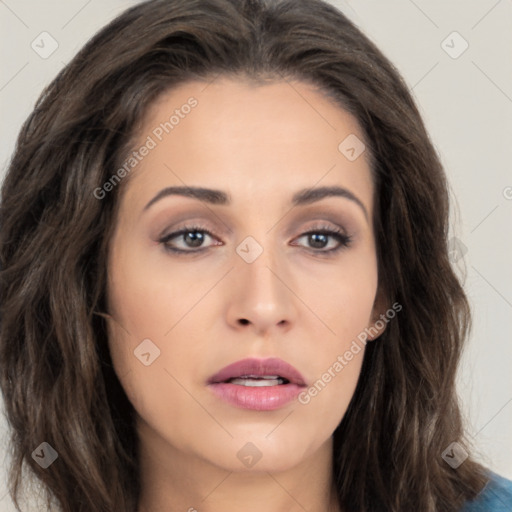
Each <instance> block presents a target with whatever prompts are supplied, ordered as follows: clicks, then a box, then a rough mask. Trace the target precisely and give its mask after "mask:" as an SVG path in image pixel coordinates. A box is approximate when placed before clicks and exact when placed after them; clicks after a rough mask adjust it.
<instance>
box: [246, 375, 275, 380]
mask: <svg viewBox="0 0 512 512" xmlns="http://www.w3.org/2000/svg"><path fill="white" fill-rule="evenodd" d="M239 378H240V379H270V380H275V379H279V378H280V377H279V375H240V377H239Z"/></svg>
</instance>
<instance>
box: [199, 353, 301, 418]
mask: <svg viewBox="0 0 512 512" xmlns="http://www.w3.org/2000/svg"><path fill="white" fill-rule="evenodd" d="M244 375H256V376H265V375H279V376H280V377H282V378H284V379H286V380H287V381H288V382H287V383H286V384H280V385H276V386H264V387H248V386H243V385H238V384H232V383H230V382H227V381H228V380H229V379H232V378H237V377H241V376H244ZM207 384H208V387H209V388H210V389H211V390H212V391H213V393H214V394H215V395H216V396H217V397H219V398H220V399H222V400H223V401H225V402H227V403H229V404H230V405H233V406H235V407H239V408H242V409H252V410H255V411H271V410H274V409H279V408H281V407H284V406H285V405H287V404H288V403H289V402H291V401H292V400H294V399H295V398H296V397H297V395H298V394H299V393H300V391H301V389H302V388H304V387H305V386H306V383H305V380H304V377H303V376H302V375H301V374H300V372H299V371H298V370H297V369H296V368H294V367H293V366H291V365H290V364H288V363H287V362H286V361H283V360H282V359H279V358H269V359H255V358H250V359H242V360H241V361H237V362H236V363H233V364H230V365H228V366H226V367H225V368H223V369H222V370H220V371H219V372H217V373H216V374H215V375H213V376H212V377H210V378H209V379H208V382H207Z"/></svg>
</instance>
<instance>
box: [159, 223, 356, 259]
mask: <svg viewBox="0 0 512 512" xmlns="http://www.w3.org/2000/svg"><path fill="white" fill-rule="evenodd" d="M197 232H199V233H203V234H207V235H208V236H210V237H211V238H215V236H214V235H213V233H212V232H211V231H209V230H208V229H206V228H203V227H202V226H184V227H183V228H182V229H180V230H179V231H175V232H173V233H169V234H168V235H165V236H163V237H162V238H160V239H159V240H158V242H159V243H161V244H163V245H164V248H165V250H166V251H169V252H172V253H174V254H177V255H185V254H197V253H199V252H203V251H205V250H207V249H209V247H201V248H199V249H195V250H194V249H192V250H184V249H176V247H171V246H170V245H168V244H169V241H171V240H173V239H174V238H178V237H180V236H182V235H185V234H187V233H197ZM308 235H327V236H330V237H332V238H335V239H336V240H337V241H338V242H339V245H338V247H336V248H334V249H328V250H322V249H318V250H315V249H314V248H310V250H312V251H313V252H315V253H320V254H327V255H332V254H335V253H337V252H339V251H340V250H342V249H344V248H346V247H350V245H351V243H352V237H351V236H349V235H346V234H345V233H344V232H343V231H341V230H338V229H333V228H330V227H327V226H321V227H319V228H316V229H311V230H309V231H306V232H305V233H302V234H301V235H300V236H299V237H298V238H302V237H304V236H308Z"/></svg>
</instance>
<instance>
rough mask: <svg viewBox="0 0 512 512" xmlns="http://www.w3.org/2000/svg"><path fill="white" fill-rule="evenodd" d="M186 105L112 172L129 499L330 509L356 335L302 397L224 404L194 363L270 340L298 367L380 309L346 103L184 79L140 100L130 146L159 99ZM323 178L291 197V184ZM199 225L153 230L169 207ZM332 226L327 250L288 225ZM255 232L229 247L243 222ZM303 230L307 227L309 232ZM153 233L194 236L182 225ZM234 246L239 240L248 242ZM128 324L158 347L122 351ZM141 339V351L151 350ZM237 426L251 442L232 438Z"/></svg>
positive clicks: (117, 353)
mask: <svg viewBox="0 0 512 512" xmlns="http://www.w3.org/2000/svg"><path fill="white" fill-rule="evenodd" d="M191 96H193V97H194V98H196V99H197V101H198V104H197V106H196V107H195V108H194V109H192V110H191V112H190V113H189V114H188V115H186V116H184V118H183V119H180V122H179V124H178V125H176V126H175V127H174V129H173V130H172V132H170V133H169V134H165V135H164V136H163V138H162V140H161V141H158V140H157V139H156V138H155V137H154V136H153V138H154V139H155V141H156V142H158V143H157V145H156V147H155V148H154V149H152V150H151V151H150V152H149V154H148V155H147V156H145V157H144V158H143V160H142V161H141V162H140V163H139V164H138V166H137V168H136V170H134V171H133V173H132V174H131V175H130V177H129V179H128V180H126V182H125V183H122V186H123V187H124V189H123V194H122V197H121V202H120V208H119V211H118V218H117V223H116V228H115V233H114V236H113V238H112V240H111V242H110V254H109V261H108V273H109V282H108V299H109V314H110V318H111V321H109V346H110V351H111V355H112V360H113V363H114V368H115V371H116V373H117V375H118V377H119V379H120V382H121V384H122V385H123V387H124V389H125V391H126V393H127V396H128V398H129V399H130V401H131V402H132V403H133V405H134V408H135V410H136V413H137V418H136V419H137V421H136V423H137V432H138V435H139V439H140V444H141V459H140V470H141V483H142V495H141V501H140V508H139V511H140V512H142V511H150V512H158V511H164V510H165V511H170V510H177V511H178V510H180V511H181V510H183V511H186V510H189V511H190V512H192V511H193V510H194V509H195V510H197V511H199V512H213V511H215V512H219V511H222V512H231V511H235V510H236V511H238V510H240V509H241V508H242V507H243V509H244V510H245V511H246V512H253V511H258V512H260V511H261V510H266V511H269V512H278V511H292V512H294V511H298V510H304V509H306V510H308V511H312V512H315V511H318V512H320V511H326V510H339V508H338V507H337V505H336V503H335V500H334V498H333V497H332V495H331V494H330V489H331V485H332V482H331V462H332V434H333V431H334V430H335V428H336V426H337V425H338V424H339V422H340V421H341V419H342V418H343V415H344V413H345V411H346V409H347V407H348V404H349V402H350V399H351V397H352V395H353V393H354V390H355V386H356V383H357V380H358V377H359V374H360V370H361V364H362V359H363V354H364V350H361V351H360V352H358V353H357V354H355V355H354V357H353V359H352V360H351V361H350V362H349V363H348V364H347V365H346V366H345V367H344V368H343V370H342V371H341V372H339V373H338V374H337V375H336V377H335V378H333V379H332V380H331V382H329V383H328V384H327V385H326V386H325V388H324V389H323V390H322V391H321V392H320V393H318V395H317V396H315V397H313V398H311V401H310V402H309V403H308V404H307V405H302V404H300V403H298V401H296V400H294V401H292V402H291V403H289V404H288V405H286V406H284V407H282V408H281V409H278V410H274V411H253V410H246V409H240V408H237V407H234V406H232V405H229V404H227V403H226V402H224V401H222V400H220V399H219V398H217V397H216V396H215V395H214V394H213V393H212V392H211V390H210V389H209V388H208V387H207V385H206V381H207V380H208V378H209V377H211V376H212V375H213V374H215V373H216V372H218V371H219V370H220V369H222V368H224V367H225V366H227V365H228V364H231V363H233V362H235V361H238V360H240V359H244V358H246V357H257V358H260V357H279V358H281V359H284V360H285V361H287V362H288V363H290V364H291V365H293V366H294V367H295V368H297V369H298V370H299V371H300V372H301V373H302V375H303V376H304V377H305V380H306V383H307V384H308V385H312V384H313V383H314V382H315V381H317V380H318V379H319V378H320V377H321V376H322V374H324V373H325V372H326V371H327V369H328V368H329V367H332V365H333V363H334V362H335V361H336V360H337V357H338V356H339V355H342V354H344V353H345V352H346V350H348V349H349V347H350V345H351V343H352V342H353V340H354V339H355V338H356V337H357V335H358V334H359V333H360V332H362V331H363V330H364V329H365V328H367V327H370V326H372V325H373V323H374V322H375V320H376V319H378V318H379V315H380V314H381V313H383V312H384V311H385V308H383V307H381V306H382V305H381V301H380V299H379V297H380V294H379V293H378V275H377V259H376V249H375V240H374V233H373V230H372V223H371V219H372V215H373V191H374V190H373V183H372V179H371V173H370V167H369V164H368V160H367V154H366V153H367V152H365V153H363V154H362V155H361V156H360V157H359V158H357V159H356V160H355V161H349V160H348V159H347V158H346V157H345V156H344V155H343V154H342V153H341V152H340V151H338V145H339V144H340V142H341V141H343V140H344V139H345V137H347V136H348V135H349V134H355V135H357V136H358V137H359V138H360V139H363V134H362V131H361V129H360V127H359V126H358V124H357V122H356V120H355V119H354V118H353V117H352V116H351V115H349V114H348V113H347V112H345V111H343V110H342V109H340V108H339V107H338V106H336V105H334V104H333V103H331V101H329V100H328V99H327V98H326V97H324V96H323V95H322V94H321V92H319V91H318V90H316V89H314V88H313V87H312V86H311V85H308V84H306V83H303V82H293V83H287V82H272V83H267V84H264V85H261V84H260V85H255V84H252V83H249V82H244V81H241V80H230V79H227V78H221V79H217V80H215V81H214V82H212V83H210V84H206V83H200V82H192V83H187V84H184V85H181V86H180V87H178V88H175V89H173V90H172V91H170V92H168V93H166V94H165V95H164V96H162V97H161V98H160V99H159V100H158V101H157V102H156V103H154V104H153V106H152V108H151V109H150V110H149V111H148V112H147V115H146V118H145V120H144V123H143V126H142V129H141V130H140V132H139V137H138V142H139V144H138V145H137V144H136V146H137V147H140V145H142V144H143V143H144V141H146V140H147V137H148V135H150V136H151V134H152V132H153V130H154V129H155V127H158V126H159V124H160V123H162V122H164V121H165V120H168V119H169V115H170V113H172V112H173V111H174V110H175V109H176V108H179V107H180V106H181V105H183V104H185V103H186V102H187V99H188V98H189V97H191ZM184 185H187V186H200V187H207V188H212V189H220V190H222V191H224V192H226V193H228V194H229V195H230V197H231V203H230V204H228V205H214V204H208V203H207V202H204V201H201V200H198V199H194V198H189V197H181V196H177V195H174V196H167V197H163V198H161V199H160V200H158V201H156V202H154V204H152V205H151V206H150V207H149V208H147V209H146V210H145V209H144V208H145V206H146V204H147V203H148V202H149V201H150V200H151V199H152V198H154V197H155V196H156V194H158V192H159V191H161V190H162V189H164V188H166V187H170V186H184ZM323 186H339V187H344V188H346V189H348V190H349V191H350V192H351V193H352V194H354V196H356V197H357V198H358V199H359V200H360V202H361V203H362V205H363V206H364V209H365V210H366V214H365V212H364V211H363V208H361V206H360V205H358V204H357V203H356V202H355V201H352V200H350V199H347V198H344V197H328V198H324V199H321V200H320V201H317V202H313V203H311V204H308V205H301V206H296V207H292V205H291V198H292V195H293V194H294V193H295V192H297V191H298V190H300V189H310V188H311V187H315V188H316V187H323ZM197 224H199V225H200V226H201V227H202V228H206V229H208V230H210V231H211V232H212V233H213V235H214V236H213V237H210V236H208V235H207V234H204V240H203V242H202V245H200V247H207V249H206V250H205V251H203V252H199V253H195V254H194V253H187V254H184V255H176V254H173V253H172V252H169V251H166V249H165V245H164V244H163V243H160V242H159V240H160V239H161V238H162V236H163V235H167V234H169V233H173V232H176V231H178V230H180V229H181V228H183V227H184V226H185V225H187V226H190V225H197ZM326 227H327V228H329V229H336V228H338V229H341V230H342V231H343V232H344V233H346V234H348V235H349V236H351V237H352V242H351V244H350V245H349V246H348V247H342V248H341V250H339V251H337V252H335V253H331V255H328V254H327V253H325V252H322V251H326V250H327V249H331V248H335V247H337V246H338V245H339V242H338V241H337V239H336V238H334V237H328V238H326V239H323V240H324V245H325V246H324V247H321V246H319V245H315V244H314V241H313V242H311V240H310V238H308V236H307V235H306V236H305V235H304V233H306V232H308V231H310V230H313V229H317V230H318V228H326ZM247 236H251V237H253V238H254V239H255V240H256V241H257V242H258V244H259V245H260V246H261V247H262V248H263V252H262V254H261V255H260V256H259V257H257V259H256V260H255V261H254V262H252V263H247V262H246V261H244V259H242V258H241V257H240V256H239V254H237V252H236V248H237V246H238V245H239V244H240V243H241V242H242V241H243V240H244V239H245V238H246V237H247ZM317 243H318V242H317ZM169 245H172V246H174V247H178V248H181V249H183V250H189V251H194V250H197V249H198V247H197V246H194V245H192V246H191V245H190V241H189V242H188V245H187V240H185V239H184V238H183V236H179V237H176V238H175V239H173V240H172V241H171V242H169ZM251 250H252V249H251ZM144 339H150V340H151V341H152V343H154V344H155V345H156V346H157V347H158V349H159V350H160V356H159V357H157V358H156V359H155V360H154V361H153V362H152V363H151V364H150V365H149V366H145V365H144V364H142V363H141V361H140V360H139V359H138V358H137V357H135V356H134V350H135V349H136V348H137V346H138V345H139V344H140V343H141V342H142V340H144ZM151 357H153V356H151ZM248 442H251V443H253V444H254V445H255V446H256V447H257V449H258V450H259V452H260V453H261V459H260V460H259V461H258V462H257V463H256V464H255V465H254V466H252V467H250V468H249V467H246V466H245V465H244V464H243V463H242V462H241V460H240V459H239V458H238V457H237V453H238V452H239V450H241V449H242V448H243V447H244V446H245V445H246V443H248Z"/></svg>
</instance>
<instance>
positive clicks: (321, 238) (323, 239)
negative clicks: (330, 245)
mask: <svg viewBox="0 0 512 512" xmlns="http://www.w3.org/2000/svg"><path fill="white" fill-rule="evenodd" d="M309 241H310V243H311V245H312V246H313V247H315V248H318V249H322V248H323V247H325V246H326V245H327V235H324V234H322V233H314V234H312V235H309Z"/></svg>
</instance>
